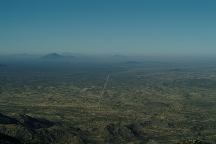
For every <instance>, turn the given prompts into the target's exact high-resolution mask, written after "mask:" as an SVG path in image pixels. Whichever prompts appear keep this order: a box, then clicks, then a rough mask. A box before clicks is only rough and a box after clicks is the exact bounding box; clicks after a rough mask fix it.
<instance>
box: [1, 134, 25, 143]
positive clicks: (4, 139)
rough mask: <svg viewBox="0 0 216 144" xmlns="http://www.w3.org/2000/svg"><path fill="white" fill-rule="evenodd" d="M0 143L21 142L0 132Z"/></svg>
mask: <svg viewBox="0 0 216 144" xmlns="http://www.w3.org/2000/svg"><path fill="white" fill-rule="evenodd" d="M0 144H21V142H20V141H19V140H17V139H16V138H13V137H11V136H8V135H5V134H2V133H0Z"/></svg>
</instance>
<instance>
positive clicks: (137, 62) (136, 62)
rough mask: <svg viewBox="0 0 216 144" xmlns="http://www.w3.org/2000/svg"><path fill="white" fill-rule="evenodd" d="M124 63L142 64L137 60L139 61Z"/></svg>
mask: <svg viewBox="0 0 216 144" xmlns="http://www.w3.org/2000/svg"><path fill="white" fill-rule="evenodd" d="M125 64H132V65H133V64H142V62H139V61H127V62H125Z"/></svg>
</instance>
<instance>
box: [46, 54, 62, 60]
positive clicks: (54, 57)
mask: <svg viewBox="0 0 216 144" xmlns="http://www.w3.org/2000/svg"><path fill="white" fill-rule="evenodd" d="M63 57H64V56H63V55H60V54H58V53H50V54H47V55H45V56H43V58H44V59H59V58H63Z"/></svg>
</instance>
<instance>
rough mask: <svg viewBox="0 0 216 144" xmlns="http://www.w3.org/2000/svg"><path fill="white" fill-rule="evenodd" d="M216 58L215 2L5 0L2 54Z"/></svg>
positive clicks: (0, 3) (0, 0) (0, 7)
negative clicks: (212, 56) (195, 56)
mask: <svg viewBox="0 0 216 144" xmlns="http://www.w3.org/2000/svg"><path fill="white" fill-rule="evenodd" d="M50 52H57V53H64V52H68V53H83V54H127V55H130V54H131V55H134V54H135V55H136V54H139V55H142V54H143V55H215V56H216V1H215V0H0V54H16V53H29V54H41V53H50Z"/></svg>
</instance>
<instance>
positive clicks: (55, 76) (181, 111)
mask: <svg viewBox="0 0 216 144" xmlns="http://www.w3.org/2000/svg"><path fill="white" fill-rule="evenodd" d="M63 57H64V56H63ZM47 59H49V60H50V59H61V60H56V61H47ZM110 59H111V60H110V61H108V60H106V61H105V60H103V59H100V58H98V59H91V58H86V59H85V60H81V58H80V57H70V59H68V58H67V59H64V60H62V56H61V55H58V54H51V55H47V56H45V60H44V57H36V58H34V59H31V60H28V61H26V60H25V61H23V60H10V61H7V60H2V61H0V109H1V112H0V143H7V144H16V143H17V144H19V143H24V144H37V143H41V144H71V143H72V144H97V143H98V144H103V143H106V144H109V143H110V144H121V143H122V144H126V143H130V144H143V143H144V144H145V143H146V144H160V143H161V144H214V143H216V97H215V94H216V65H215V64H214V62H205V64H200V63H201V62H199V61H197V62H188V63H183V62H174V61H173V62H169V63H168V62H157V61H153V60H148V61H145V60H142V61H141V60H137V59H136V60H133V59H125V58H124V57H121V56H112V57H111V58H110ZM108 75H109V79H108V80H107V85H106V87H105V88H104V93H103V94H101V93H102V89H103V87H104V83H105V80H106V78H107V76H108Z"/></svg>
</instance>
